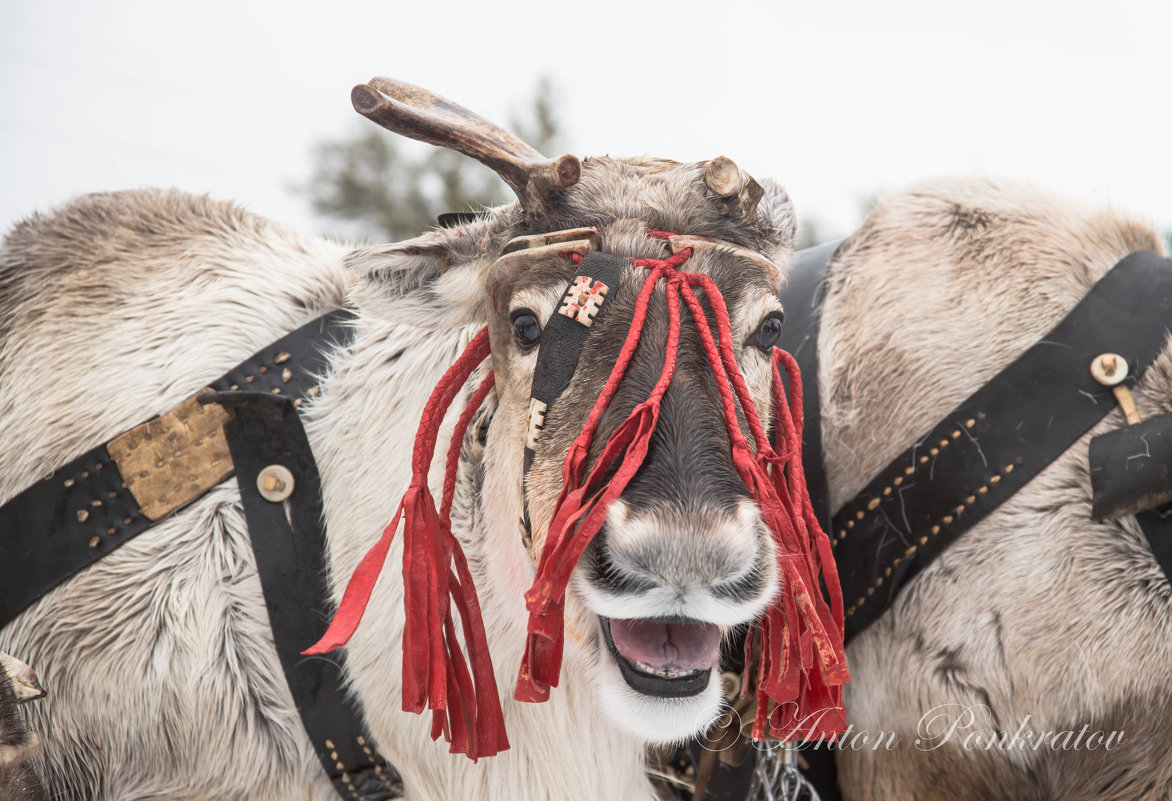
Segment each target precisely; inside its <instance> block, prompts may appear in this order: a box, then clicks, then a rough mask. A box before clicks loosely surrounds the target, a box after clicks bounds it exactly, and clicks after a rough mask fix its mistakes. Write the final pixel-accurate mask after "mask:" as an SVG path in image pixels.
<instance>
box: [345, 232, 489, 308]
mask: <svg viewBox="0 0 1172 801" xmlns="http://www.w3.org/2000/svg"><path fill="white" fill-rule="evenodd" d="M481 227H482V226H480V225H477V224H473V225H470V226H461V227H459V228H444V229H440V230H437V231H431V232H428V233H426V234H423V235H422V236H417V237H415V238H414V239H407V240H404V241H402V242H393V243H391V244H389V245H374V246H371V247H365V248H359V249H357V250H354V251H351V252H350V253H349V254H348V255H347V256H346V259H345V266H346V269H347V271H348V272H349V273H350V274H351V275H352V276H353V277H354V279H355V282H354V284H353V285H352V289H351V295H352V296H353V298H354V300H355V301H356V302H358V303H359V304H361V305H362V306H363V307H364V308H370V309H372V310H381V309H386V311H387V313H388V314H389V315H392V316H394V317H396V318H397V319H405V315H406V316H409V317H411V318H412V319H414V318H415V317H416V315H415V314H414V313H413V310H418V311H419V315H418V317H419V321H420V324H426V325H427V326H428V327H432V326H435V325H442V326H452V325H463V324H465V323H473V322H476V321H477V320H482V319H483V315H484V310H483V301H484V290H483V279H482V275H483V273H484V270H485V268H486V267H487V264H486V256H485V254H484V251H485V247H484V243H485V237H487V235H488V232H487V230H483V231H482V230H480V228H481ZM424 320H426V322H424Z"/></svg>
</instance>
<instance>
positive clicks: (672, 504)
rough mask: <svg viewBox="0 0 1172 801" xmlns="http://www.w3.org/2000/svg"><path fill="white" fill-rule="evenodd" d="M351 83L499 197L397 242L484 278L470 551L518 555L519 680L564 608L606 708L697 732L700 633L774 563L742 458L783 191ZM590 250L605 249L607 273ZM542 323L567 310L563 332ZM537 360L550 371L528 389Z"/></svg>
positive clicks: (540, 669)
mask: <svg viewBox="0 0 1172 801" xmlns="http://www.w3.org/2000/svg"><path fill="white" fill-rule="evenodd" d="M353 98H354V103H355V107H356V108H357V109H358V110H359V111H360V112H361V113H363V114H364V115H366V116H367V117H369V118H371V119H373V120H375V121H377V122H379V123H380V124H381V125H384V126H385V127H388V128H390V129H391V130H394V131H396V132H398V133H402V134H405V135H407V136H411V137H413V138H416V139H421V140H423V141H427V142H430V143H432V144H436V145H441V146H444V147H449V148H452V149H455V150H458V151H460V152H462V153H465V154H466V155H470V156H473V157H474V158H477V159H478V160H480V161H481V162H483V163H484V164H486V165H488V166H490V167H492V168H493V169H494V170H496V171H497V173H498V174H499V175H500V176H501V177H502V178H503V179H504V180H505V181H506V182H507V183H508V184H509V185H510V186H511V187H512V188H513V190H514V191H515V192H516V194H517V197H518V203H516V204H514V205H512V206H508V207H504V208H501V209H496V210H493V211H492V212H490V213H488V214H487V215H485V216H484V217H482V219H480V220H479V221H477V222H475V223H472V224H470V225H468V226H465V227H462V228H460V229H454V230H448V231H441V232H436V233H433V234H429V235H427V236H425V237H421V238H419V239H417V240H413V241H412V242H411V243H407V244H406V245H401V246H398V247H399V252H400V253H401V252H403V248H407V249H408V250H409V252H411V253H418V254H427V255H428V257H429V258H431V259H433V260H437V259H438V260H439V261H441V262H442V263H443V264H444V265H447V266H449V269H450V270H452V271H454V268H455V267H456V266H460V265H464V266H466V267H467V268H469V269H466V270H464V271H462V275H463V277H462V278H460V279H453V280H459V281H464V282H467V281H468V277H467V276H468V274H469V273H472V274H475V275H476V276H477V279H476V283H477V284H478V285H479V287H480V288H481V291H482V292H483V295H482V297H481V301H480V303H479V305H478V308H479V309H480V310H481V311H480V313H481V314H482V316H483V320H484V323H485V324H486V327H487V330H488V343H489V349H490V351H491V365H492V370H493V373H494V376H495V381H494V389H495V406H494V412H493V417H492V422H491V425H490V426H489V429H488V434H487V440H486V444H485V454H484V461H485V465H486V479H485V486H484V496H485V498H486V499H488V500H486V501H485V503H484V504H483V511H484V513H485V514H486V516H491V517H492V522H491V523H490V529H491V531H490V533H489V535H488V536H489V537H490V539H492V538H496V537H500V538H501V539H500V540H499V541H493V542H490V544H489V548H490V550H492V551H496V550H498V549H513V550H514V551H516V552H519V551H520V549H525V551H527V554H528V556H529V558H530V560H531V561H532V563H533V565H536V566H537V567H538V570H537V576H536V580H535V583H534V585H533V587H532V588H531V589H530V591H529V593H528V595H527V601H528V608H529V611H530V613H531V618H530V623H529V637H530V639H529V644H528V650H527V653H526V658H525V661H524V664H523V666H522V674H521V678H520V680H519V683H518V687H517V697H518V698H520V699H522V700H543V698H544V697H545V695H546V693H547V692H548V689H549V686H551V685H555V684H556V683H557V678H558V667H559V665H560V659H561V647H562V645H561V638H562V631H563V630H562V625H563V620H564V621H565V622H564V625H565V627H566V628H565V631H567V632H568V634H569V639H570V640H572V641H574V642H575V643H576V647H577V648H579V649H581V650H582V651H584V652H585V653H584V656H585V659H586V661H587V662H588V663H590V664H593V665H594V668H593V669H594V670H595V674H596V676H595V681H594V684H595V686H596V688H597V691H598V693H599V696H600V700H601V702H602V704H603V705H604V706H605V707H606V708H607V709H608V710H609V711H610V713H611V715H612V717H613V719H614V721H615V722H616V723H617V724H618V725H620V726H623V727H625V728H627V729H629V730H632V731H634V732H635V733H637V734H640V735H642V736H644V737H645V738H646V739H647V740H649V741H658V742H664V741H670V740H676V739H680V738H684V737H687V736H690V735H693V734H696V733H698V732H701V731H703V730H704V729H706V728H707V727H708V725H709V724H710V723H711V722H712V721H713V720H714V719H715V717H716V716H717V714H718V713H719V711H720V706H721V688H720V677H719V673H720V671H719V667H718V659H719V652H720V645H721V640H722V636H724V635H727V633H728V632H729V631H731V630H732V629H734V628H735V627H738V626H743V625H745V624H748V623H750V622H751V621H754V620H755V619H757V618H759V617H760V616H761V615H762V613H763V612H764V611H765V610H766V609H767V607H768V606H769V605H770V603H771V601H772V600H773V599H774V597H775V595H776V594H777V591H778V587H779V583H780V582H781V578H782V577H781V576H780V575H779V558H778V544H777V534H776V532H773V531H771V528H770V526H771V525H774V524H767V520H766V519H765V518H766V515H764V514H763V509H762V506H761V504H760V503H759V502H758V501H759V498H760V487H757V488H756V489H754V488H753V487H751V486H749V485H750V484H752V483H753V479H752V478H750V477H749V476H748V472H747V468H746V464H747V463H749V462H752V460H753V459H754V453H756V454H757V455H758V456H761V457H762V458H763V457H764V454H765V453H766V452H768V451H769V446H768V438H767V436H768V435H767V434H766V433H765V432H769V431H771V429H772V428H773V426H774V424H775V422H776V421H775V420H774V418H773V414H774V407H775V401H776V394H777V391H778V387H779V386H780V379H779V378H777V377H776V376H775V364H776V362H775V356H774V345H775V343H776V341H777V337H778V334H779V333H780V326H781V307H780V304H779V301H778V298H777V293H778V289H779V286H780V282H781V280H782V273H781V270H782V269H783V268H784V266H785V264H786V260H787V258H788V255H789V253H790V251H791V250H792V244H793V234H794V219H793V213H792V208H791V206H790V203H789V200H788V197H786V195H785V193H784V191H782V190H781V189H780V188H778V187H775V186H769V187H768V188H763V187H762V186H761V185H760V184H758V183H757V182H756V181H754V180H753V179H752V178H751V177H749V176H747V175H744V174H743V173H742V172H741V171H740V170H739V169H738V168H737V166H736V165H735V164H734V163H733V162H732V161H730V160H729V159H727V158H724V157H718V158H716V159H713V160H712V161H709V162H706V163H700V164H681V163H677V162H672V161H666V160H656V159H646V158H644V159H614V158H609V157H606V158H596V159H586V160H584V161H581V162H580V161H579V160H578V159H577V158H575V157H574V156H570V155H566V156H562V157H561V158H558V159H554V160H546V159H544V158H542V157H541V156H540V155H539V154H537V153H536V152H535V151H534V150H533V149H532V148H530V147H529V146H528V145H526V144H524V143H523V142H520V141H519V140H517V139H515V138H513V137H512V136H510V135H509V134H507V133H505V132H504V131H502V130H500V129H499V128H497V127H495V126H493V125H491V124H490V123H488V122H486V121H484V120H483V119H481V118H479V117H477V116H475V115H473V114H471V112H468V111H467V110H465V109H463V108H461V107H460V106H457V105H455V104H453V103H451V102H450V101H447V100H444V99H443V98H440V97H437V96H435V95H432V94H430V93H428V92H425V91H423V90H420V89H417V88H415V87H412V86H409V85H406V84H402V83H398V82H395V81H391V80H388V79H385V78H376V79H374V80H372V81H371V82H370V84H369V85H360V86H358V87H355V89H354V93H353ZM665 232H671V233H672V234H674V235H675V236H669V235H668V234H667V233H665ZM596 254H609V255H610V257H611V258H610V259H609V260H608V264H609V267H608V268H607V269H608V270H609V271H610V272H609V273H608V276H609V277H608V278H607V279H606V281H600V280H599V279H598V276H597V275H592V274H591V273H592V271H593V270H594V269H595V265H596V264H597V263H599V257H598V256H597V255H596ZM622 260H626V261H622ZM603 284H606V285H605V286H603ZM567 287H574V288H575V289H574V290H573V291H572V292H570V297H569V298H568V299H567V298H566V294H567ZM558 315H563V316H564V317H566V318H570V321H569V322H566V321H565V320H559V319H558ZM554 321H557V323H558V325H561V326H562V327H565V326H569V327H570V328H574V329H575V331H576V333H574V334H573V335H572V336H571V338H570V339H572V340H574V343H575V344H574V345H573V346H570V345H568V344H567V342H570V339H566V338H565V337H562V338H560V339H559V338H555V337H554V336H553V335H552V333H551V332H552V331H553V330H554V329H555V328H556V326H555V325H553V323H554ZM575 326H581V327H580V328H575ZM567 330H568V329H567ZM632 331H635V332H636V333H635V334H632ZM669 353H670V354H671V355H670V356H668V355H667V354H669ZM539 365H540V366H539ZM616 365H618V367H616ZM673 365H674V366H673ZM546 371H553V372H558V371H560V372H562V373H564V375H563V376H562V378H561V379H560V380H559V381H558V382H555V384H556V387H555V391H554V394H552V395H550V396H549V397H547V398H546V399H545V401H544V402H535V391H536V390H535V388H536V387H537V386H538V385H539V384H541V383H542V382H543V380H544V379H543V374H544V373H545V372H546ZM604 387H608V389H607V390H606V391H605V392H604ZM485 389H486V391H487V387H486V388H485ZM547 391H548V388H547ZM600 395H601V396H603V399H602V400H601V401H600ZM651 401H654V407H655V408H654V409H653V410H651V409H650V407H649V406H648V403H649V402H651ZM632 415H634V417H632ZM635 418H639V419H640V420H644V421H646V423H647V424H644V423H638V425H636V423H634V422H632V421H633V420H635ZM652 418H654V419H652ZM787 421H788V417H787ZM639 426H642V433H640V434H634V433H633V431H634V428H636V427H639ZM791 428H792V426H791ZM584 431H586V432H587V433H586V434H583V432H584ZM628 434H631V436H633V437H634V439H633V440H632V439H631V437H629V436H627V435H628ZM619 440H622V441H621V442H619ZM763 447H764V449H765V450H764V451H763V450H762V448H763ZM791 450H796V448H793V449H791ZM738 454H739V456H738ZM795 455H796V454H795V453H787V454H781V455H780V456H779V458H781V457H782V456H784V457H787V458H789V459H790V462H789V463H790V464H791V465H793V464H794V463H797V464H799V465H800V462H797V460H796V459H795V458H794V457H795ZM571 462H572V463H573V465H571ZM754 469H756V468H754ZM774 469H775V470H776V471H777V472H780V471H781V470H782V466H781V464H780V463H778V464H775V465H774ZM790 469H791V471H792V469H793V468H792V467H791V468H790ZM799 469H800V468H799ZM754 475H758V474H757V473H754ZM759 475H760V476H764V475H765V471H764V470H763V471H762V472H760V474H759ZM791 478H792V477H791ZM575 490H577V491H578V493H577V497H576V500H574V499H571V498H569V497H568V496H571V495H573V493H574V491H575ZM796 498H797V496H796V495H795V496H794V498H790V497H788V496H787V498H786V500H785V502H784V503H786V504H789V503H791V502H792V501H794V500H796ZM779 503H780V502H779ZM797 503H798V511H797V515H798V517H799V518H800V517H801V516H802V507H801V501H800V500H797ZM570 507H573V509H574V510H576V513H575V512H574V511H570ZM811 519H812V515H811ZM408 525H410V524H408ZM798 525H799V526H804V523H799V524H798ZM803 532H804V528H803ZM407 547H410V546H409V545H408V546H407ZM781 562H782V565H783V566H785V565H786V564H787V562H786V561H785V560H784V559H783V560H781ZM571 571H572V572H571ZM793 580H794V579H793V576H792V575H791V574H790V573H788V572H787V573H786V581H787V583H792V582H793ZM567 582H568V585H569V586H568V587H567ZM816 582H817V578H816V577H815V578H814V584H815V586H814V588H813V592H815V593H817V592H818V591H817V587H816ZM563 593H565V594H566V595H565V598H564V601H563ZM817 600H818V601H821V595H820V593H819V594H818V596H817ZM563 615H564V617H563ZM409 628H410V624H409ZM788 631H789V636H792V637H797V631H798V628H797V627H793V628H790V629H788ZM777 636H779V637H782V636H784V635H783V634H782V633H781V632H778V633H777ZM795 647H796V643H795ZM795 653H796V651H795ZM819 658H827V659H829V660H830V661H833V657H832V656H829V657H828V656H826V655H825V654H823V655H821V656H820V657H819ZM791 667H792V666H791ZM775 668H776V671H777V673H778V674H779V675H780V673H781V672H782V665H780V664H779V665H776V666H775ZM844 669H845V668H844ZM794 675H796V673H795V674H794ZM795 692H796V691H795Z"/></svg>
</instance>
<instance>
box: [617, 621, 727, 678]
mask: <svg viewBox="0 0 1172 801" xmlns="http://www.w3.org/2000/svg"><path fill="white" fill-rule="evenodd" d="M610 636H611V639H612V640H614V645H615V648H617V649H618V652H619V653H620V654H622V655H623V656H624V657H626V658H627V659H629V660H630V661H632V662H642V663H643V664H645V665H650V666H651V668H652V669H654V670H666V669H673V670H676V671H681V670H707V669H708V668H710V667H712V666H713V665H715V664H716V658H717V657H718V656H720V629H719V628H718V627H717V626H716V624H714V623H661V622H656V621H654V620H639V619H635V620H611V621H610Z"/></svg>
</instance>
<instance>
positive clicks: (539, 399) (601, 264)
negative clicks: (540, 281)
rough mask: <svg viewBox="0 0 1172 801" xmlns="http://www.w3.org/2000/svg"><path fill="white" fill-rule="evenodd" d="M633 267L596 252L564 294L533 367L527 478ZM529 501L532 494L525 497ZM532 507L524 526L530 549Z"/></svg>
mask: <svg viewBox="0 0 1172 801" xmlns="http://www.w3.org/2000/svg"><path fill="white" fill-rule="evenodd" d="M630 264H631V262H630V261H629V260H628V259H625V258H623V257H621V256H612V255H610V254H608V253H600V252H598V251H596V250H592V251H590V252H588V253H587V254H586V255H585V257H584V258H583V259H582V263H581V264H580V265H579V271H578V273H579V275H578V277H577V278H575V279H574V281H573V282H572V283H571V284H570V286H569V287H567V288H566V291H565V292H563V293H562V297H561V299H560V300H559V301H558V305H557V308H555V309H554V313H553V314H551V315H550V317H549V320H548V321H547V322H546V324H545V327H544V328H543V329H542V331H541V347H540V348H539V349H538V351H537V364H536V365H535V366H534V368H533V384H532V389H531V390H530V400H529V432H528V436H527V438H526V443H525V475H526V476H528V475H529V468H531V467H532V466H533V458H534V456H535V455H536V445H537V440H538V439H539V438H540V434H541V429H542V428H544V426H545V416H546V414H547V413H548V410H549V409H550V407H552V406H553V404H554V401H556V400H557V399H558V398H559V397H561V394H562V393H563V392H565V391H566V387H568V386H569V385H570V380H571V379H572V378H573V377H574V372H575V371H576V370H577V369H578V360H579V358H580V357H581V355H582V349H583V348H584V347H585V346H586V337H587V336H588V335H589V333H590V327H591V326H592V325H593V324H594V321H595V320H596V319H597V316H598V315H599V314H601V313H602V307H603V306H604V305H605V301H606V299H607V298H608V297H610V298H613V297H614V294H613V293H615V292H617V291H618V286H619V280H620V279H621V278H622V275H623V273H624V272H625V271H626V270H627V268H628V267H630ZM525 497H526V499H527V498H528V493H527V492H526V493H525ZM528 520H529V506H528V500H526V501H525V512H524V517H523V518H522V521H521V525H522V531H523V536H525V537H526V542H525V547H526V548H528V547H529V541H528V538H529V537H531V536H532V535H531V533H530V531H529V522H528Z"/></svg>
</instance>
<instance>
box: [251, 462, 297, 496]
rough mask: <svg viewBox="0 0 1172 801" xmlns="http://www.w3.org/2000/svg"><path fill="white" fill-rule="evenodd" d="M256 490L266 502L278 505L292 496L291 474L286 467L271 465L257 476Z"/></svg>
mask: <svg viewBox="0 0 1172 801" xmlns="http://www.w3.org/2000/svg"><path fill="white" fill-rule="evenodd" d="M256 488H257V490H258V491H259V492H260V497H262V498H264V499H265V500H266V501H272V502H273V503H280V502H281V501H283V500H285V499H286V498H288V497H289V496H290V495H292V494H293V474H292V473H290V472H289V469H288V468H287V467H284V466H282V465H279V464H271V465H269V466H268V467H266V468H265V469H263V470H261V471H260V473H258V474H257V476H256Z"/></svg>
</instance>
